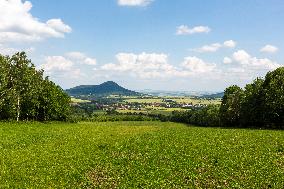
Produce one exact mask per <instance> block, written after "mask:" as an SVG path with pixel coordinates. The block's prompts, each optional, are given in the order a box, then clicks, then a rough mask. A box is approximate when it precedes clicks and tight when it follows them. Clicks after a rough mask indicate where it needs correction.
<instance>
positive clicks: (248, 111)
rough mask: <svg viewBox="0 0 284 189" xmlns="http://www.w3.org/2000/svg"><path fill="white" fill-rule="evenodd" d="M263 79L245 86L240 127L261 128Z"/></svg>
mask: <svg viewBox="0 0 284 189" xmlns="http://www.w3.org/2000/svg"><path fill="white" fill-rule="evenodd" d="M262 85H263V79H261V78H257V79H256V80H255V81H254V82H253V83H251V84H247V85H246V87H245V90H244V96H243V99H242V102H241V110H240V111H241V115H240V116H241V125H242V126H243V127H252V126H253V127H263V121H264V119H263V110H264V107H263V105H264V98H263V88H262Z"/></svg>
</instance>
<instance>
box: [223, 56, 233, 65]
mask: <svg viewBox="0 0 284 189" xmlns="http://www.w3.org/2000/svg"><path fill="white" fill-rule="evenodd" d="M223 63H224V64H231V63H232V59H231V58H229V57H224V59H223Z"/></svg>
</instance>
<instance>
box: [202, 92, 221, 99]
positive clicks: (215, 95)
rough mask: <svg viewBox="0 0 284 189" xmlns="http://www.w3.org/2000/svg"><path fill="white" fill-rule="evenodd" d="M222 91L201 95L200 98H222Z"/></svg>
mask: <svg viewBox="0 0 284 189" xmlns="http://www.w3.org/2000/svg"><path fill="white" fill-rule="evenodd" d="M223 96H224V92H220V93H215V94H210V95H203V96H201V97H202V98H223Z"/></svg>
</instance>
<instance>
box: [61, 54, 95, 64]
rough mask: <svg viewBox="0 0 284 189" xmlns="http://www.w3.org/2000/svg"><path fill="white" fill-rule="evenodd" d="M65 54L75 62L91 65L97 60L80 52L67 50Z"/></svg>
mask: <svg viewBox="0 0 284 189" xmlns="http://www.w3.org/2000/svg"><path fill="white" fill-rule="evenodd" d="M66 56H67V57H68V58H70V59H72V60H74V61H76V62H79V63H80V64H87V65H92V66H94V65H96V64H97V60H96V59H95V58H90V57H88V56H86V55H85V54H84V53H81V52H69V53H66Z"/></svg>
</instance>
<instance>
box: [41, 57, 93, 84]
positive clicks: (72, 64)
mask: <svg viewBox="0 0 284 189" xmlns="http://www.w3.org/2000/svg"><path fill="white" fill-rule="evenodd" d="M82 65H90V66H95V65H96V59H94V58H91V57H88V56H87V55H85V54H84V53H81V52H69V53H66V54H65V55H64V56H47V57H45V59H44V63H43V64H42V65H40V67H39V68H41V69H44V70H45V72H46V74H47V75H49V76H51V77H52V78H61V79H62V78H63V79H64V80H65V79H66V80H68V79H69V78H73V79H82V78H83V77H84V76H85V73H84V70H87V69H88V70H89V68H88V67H85V66H82ZM82 70H83V71H82ZM59 81H60V79H59ZM60 82H61V81H60Z"/></svg>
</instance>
